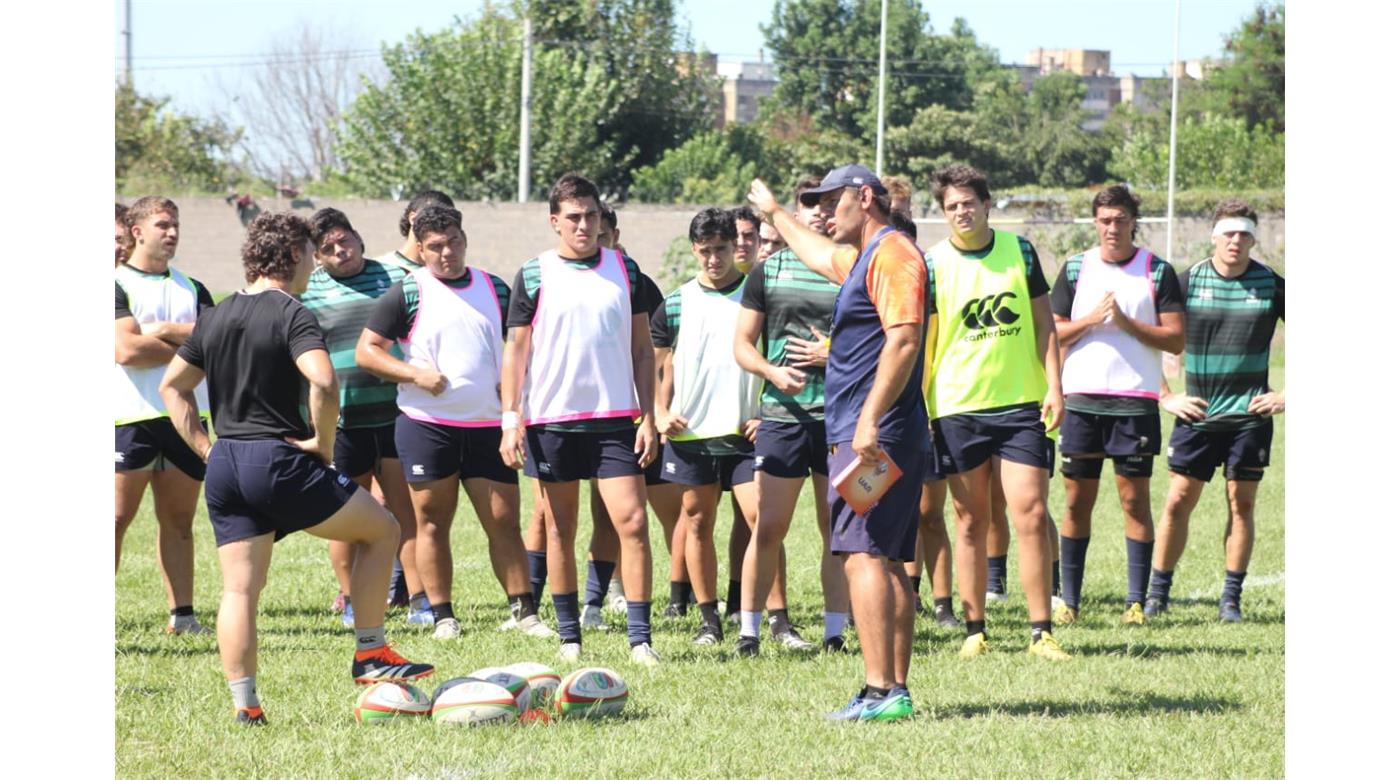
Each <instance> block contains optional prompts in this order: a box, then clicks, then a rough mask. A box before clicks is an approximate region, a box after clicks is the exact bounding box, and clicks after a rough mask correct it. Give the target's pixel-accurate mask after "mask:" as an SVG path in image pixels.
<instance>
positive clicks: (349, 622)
mask: <svg viewBox="0 0 1400 780" xmlns="http://www.w3.org/2000/svg"><path fill="white" fill-rule="evenodd" d="M340 623H341V625H343V626H345V627H346V628H354V627H355V605H354V604H351V603H350V597H349V596H346V597H345V611H344V612H341V613H340Z"/></svg>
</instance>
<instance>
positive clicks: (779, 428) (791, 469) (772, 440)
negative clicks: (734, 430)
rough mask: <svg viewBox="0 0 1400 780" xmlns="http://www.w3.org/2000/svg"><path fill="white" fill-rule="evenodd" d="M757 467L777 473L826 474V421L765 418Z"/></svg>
mask: <svg viewBox="0 0 1400 780" xmlns="http://www.w3.org/2000/svg"><path fill="white" fill-rule="evenodd" d="M753 454H754V461H753V463H754V466H753V467H754V470H755V471H762V472H763V473H764V474H772V475H773V476H775V477H784V478H787V479H802V478H803V477H806V476H807V474H809V473H811V474H820V475H822V476H823V477H824V476H826V474H827V471H826V456H827V448H826V423H825V422H824V421H822V420H813V421H812V422H801V423H799V422H779V421H776V420H763V421H761V422H760V423H759V424H758V436H757V437H756V439H755V441H754V453H753Z"/></svg>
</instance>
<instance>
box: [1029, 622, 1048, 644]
mask: <svg viewBox="0 0 1400 780" xmlns="http://www.w3.org/2000/svg"><path fill="white" fill-rule="evenodd" d="M1050 625H1051V622H1050V621H1049V620H1032V621H1031V641H1032V642H1039V641H1040V635H1041V634H1048V633H1050Z"/></svg>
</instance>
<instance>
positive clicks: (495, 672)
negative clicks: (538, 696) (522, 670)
mask: <svg viewBox="0 0 1400 780" xmlns="http://www.w3.org/2000/svg"><path fill="white" fill-rule="evenodd" d="M469 676H470V677H473V678H475V679H478V680H485V681H486V682H493V683H495V684H497V685H499V686H501V687H502V688H505V689H506V690H508V691H510V693H511V695H512V696H514V697H515V710H516V712H524V711H525V710H528V709H530V683H528V682H526V680H525V678H524V677H523V676H521V675H519V674H516V673H515V672H512V671H510V670H509V669H503V668H501V667H499V666H488V667H486V668H485V669H477V670H476V671H474V672H472V673H471V674H470V675H469Z"/></svg>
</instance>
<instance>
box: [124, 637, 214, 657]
mask: <svg viewBox="0 0 1400 780" xmlns="http://www.w3.org/2000/svg"><path fill="white" fill-rule="evenodd" d="M218 654H219V648H218V647H216V646H215V645H214V642H213V641H212V640H211V641H210V642H209V644H208V645H197V644H174V643H170V644H154V645H141V644H123V643H120V642H119V643H117V655H148V656H163V657H166V658H189V657H193V656H197V655H201V656H203V655H211V656H213V655H218Z"/></svg>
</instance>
